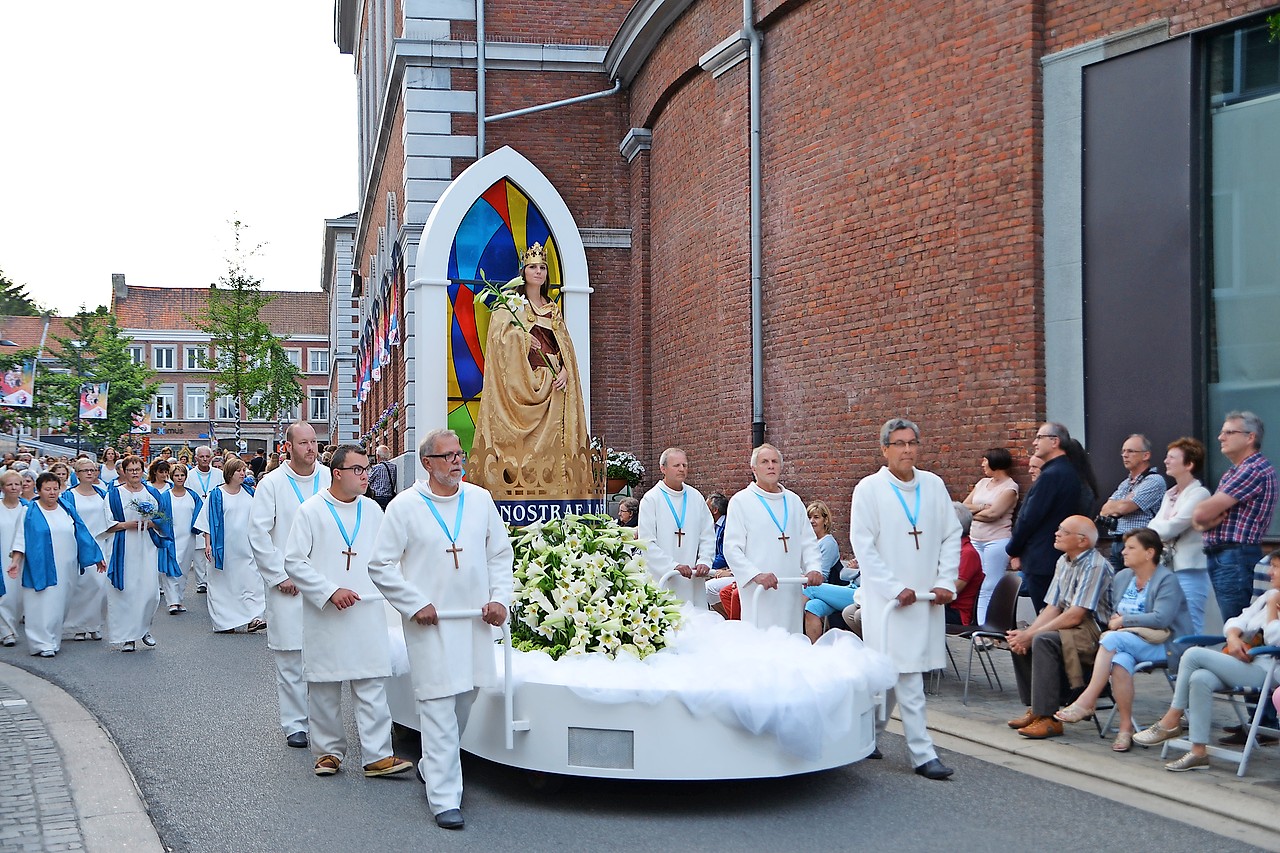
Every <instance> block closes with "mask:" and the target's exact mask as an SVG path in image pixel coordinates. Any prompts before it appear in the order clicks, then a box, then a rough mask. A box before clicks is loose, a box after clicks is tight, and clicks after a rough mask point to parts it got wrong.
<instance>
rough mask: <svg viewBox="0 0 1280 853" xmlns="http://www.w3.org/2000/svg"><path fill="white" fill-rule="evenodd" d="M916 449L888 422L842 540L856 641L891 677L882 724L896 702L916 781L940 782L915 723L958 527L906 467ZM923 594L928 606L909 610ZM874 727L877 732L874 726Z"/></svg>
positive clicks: (941, 640) (915, 441) (929, 482)
mask: <svg viewBox="0 0 1280 853" xmlns="http://www.w3.org/2000/svg"><path fill="white" fill-rule="evenodd" d="M919 447H920V428H919V427H917V426H916V425H915V424H914V423H912V422H911V421H909V420H905V419H903V418H893V419H891V420H889V421H888V422H886V423H885V425H884V426H883V427H881V429H880V450H881V453H883V454H884V458H885V460H886V462H887V464H886V465H885V466H884V467H882V468H881V469H880V470H879V471H877V472H876V473H875V474H872V475H871V476H869V477H864V478H863V479H862V481H861V482H859V483H858V485H857V486H856V487H855V488H854V490H853V507H852V511H851V521H850V523H849V539H850V541H851V542H852V544H853V552H854V553H855V554H857V555H858V567H859V568H860V569H861V571H862V585H861V587H859V589H858V592H857V598H858V600H859V603H860V604H861V605H862V637H863V640H864V641H865V642H866V644H867V645H868V646H870V647H871V648H873V649H876V650H877V651H879V652H882V653H884V654H886V655H888V656H889V657H890V658H891V659H892V660H893V662H894V665H895V666H896V667H897V669H898V683H897V686H896V687H894V689H893V695H892V696H891V697H890V699H889V707H888V709H886V712H885V713H886V717H887V715H888V713H889V712H891V711H892V710H893V705H894V703H895V702H896V703H897V705H898V706H899V707H900V708H901V715H900V716H901V717H902V728H903V732H904V733H905V734H906V738H907V751H908V752H909V753H910V756H911V763H912V766H913V767H915V771H916V773H917V774H919V775H921V776H924V777H925V778H927V779H946V778H947V777H948V776H950V775H951V774H952V770H951V768H949V767H947V766H945V765H944V764H943V763H942V762H941V761H939V760H938V753H937V752H936V751H935V750H934V748H933V739H932V738H930V737H929V732H928V729H927V727H926V723H925V713H924V677H923V675H922V673H924V672H926V671H929V670H934V669H941V668H942V667H945V666H946V645H945V643H946V618H945V607H946V605H947V604H949V603H951V600H952V599H953V598H955V594H956V577H957V576H958V574H959V571H960V538H961V528H960V520H959V519H958V518H956V513H955V509H954V508H953V507H952V506H951V496H950V495H949V494H948V493H947V487H946V486H945V485H943V482H942V480H941V478H939V477H938V476H937V475H936V474H932V473H930V472H928V471H920V470H918V469H917V468H916V467H915V462H916V452H917V451H918V449H919ZM925 592H931V593H933V595H934V599H933V601H932V602H928V601H919V602H917V600H916V594H917V593H925ZM895 601H896V603H897V609H896V610H894V611H892V612H891V613H889V615H888V624H887V626H886V624H885V612H886V608H887V607H888V606H889V603H890V602H895ZM876 727H877V730H883V727H884V723H883V721H879V720H878V721H877V724H876ZM877 733H878V732H877ZM876 752H877V753H878V752H879V749H878V748H877V750H876ZM873 755H874V753H873Z"/></svg>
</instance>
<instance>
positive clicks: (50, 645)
mask: <svg viewBox="0 0 1280 853" xmlns="http://www.w3.org/2000/svg"><path fill="white" fill-rule="evenodd" d="M27 512H40V513H44V518H45V521H46V522H48V524H49V534H50V537H51V538H52V540H53V565H54V567H55V569H56V571H57V573H58V582H57V583H56V584H53V585H52V586H47V587H45V588H44V589H41V590H34V589H24V590H23V591H22V592H23V602H22V605H23V615H24V616H25V620H26V621H25V622H24V623H23V624H24V627H25V628H26V635H27V649H28V650H29V651H30V652H31V654H33V655H34V654H39V653H40V652H42V651H46V650H48V651H55V652H56V651H58V650H59V649H60V648H62V625H63V620H64V618H65V616H66V613H67V601H68V599H69V598H70V593H71V585H72V583H73V582H74V578H75V576H76V575H77V574H79V573H80V567H79V566H78V565H76V563H77V562H78V561H79V552H78V551H77V549H76V528H75V522H73V521H72V520H71V516H70V515H68V514H67V511H66V510H64V509H63V508H62V507H60V506H56V507H54V508H53V509H45V508H44V507H42V506H40V504H39V503H38V502H35V501H33V502H32V503H31V506H29V507H27ZM24 518H25V516H24ZM13 550H15V551H21V552H23V553H24V554H25V553H26V550H27V546H26V536H25V530H24V529H23V525H22V524H19V525H18V533H17V535H16V536H15V537H14V540H13ZM89 571H96V568H94V569H89ZM12 582H13V583H16V584H21V583H22V576H21V572H19V576H18V577H17V578H15V579H13V580H12ZM9 583H10V581H8V580H6V581H5V587H6V588H7V587H8V586H9Z"/></svg>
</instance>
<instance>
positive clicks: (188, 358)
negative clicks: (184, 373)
mask: <svg viewBox="0 0 1280 853" xmlns="http://www.w3.org/2000/svg"><path fill="white" fill-rule="evenodd" d="M203 357H204V348H203V347H184V348H183V350H182V369H183V370H202V369H204V365H202V364H201V363H200V360H201V359H202V358H203Z"/></svg>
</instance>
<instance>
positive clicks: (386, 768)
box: [364, 755, 413, 777]
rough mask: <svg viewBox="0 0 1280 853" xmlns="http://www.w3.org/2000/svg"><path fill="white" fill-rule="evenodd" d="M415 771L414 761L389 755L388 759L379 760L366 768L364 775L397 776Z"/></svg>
mask: <svg viewBox="0 0 1280 853" xmlns="http://www.w3.org/2000/svg"><path fill="white" fill-rule="evenodd" d="M412 769H413V762H412V761H405V760H404V759H403V758H399V757H397V756H395V755H388V756H387V757H386V758H382V759H379V760H378V761H375V762H373V763H372V764H366V765H365V766H364V775H366V776H369V777H374V776H395V775H397V774H399V773H404V772H405V771H406V770H412Z"/></svg>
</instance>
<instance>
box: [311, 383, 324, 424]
mask: <svg viewBox="0 0 1280 853" xmlns="http://www.w3.org/2000/svg"><path fill="white" fill-rule="evenodd" d="M308 392H309V393H308V394H307V403H308V406H307V420H309V421H326V422H327V421H328V420H329V389H328V388H310V389H308Z"/></svg>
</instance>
